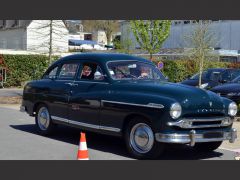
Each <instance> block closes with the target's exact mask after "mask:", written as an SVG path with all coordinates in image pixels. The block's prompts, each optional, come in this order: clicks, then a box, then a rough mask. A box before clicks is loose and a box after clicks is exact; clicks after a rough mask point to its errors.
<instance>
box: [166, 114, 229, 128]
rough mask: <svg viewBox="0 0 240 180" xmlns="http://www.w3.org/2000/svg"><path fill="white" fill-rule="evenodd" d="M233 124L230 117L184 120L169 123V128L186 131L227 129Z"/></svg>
mask: <svg viewBox="0 0 240 180" xmlns="http://www.w3.org/2000/svg"><path fill="white" fill-rule="evenodd" d="M232 123H233V119H231V118H230V117H216V118H183V119H180V120H179V121H176V122H168V123H167V124H168V125H169V126H176V127H180V128H184V129H196V128H214V127H225V126H229V125H231V124H232Z"/></svg>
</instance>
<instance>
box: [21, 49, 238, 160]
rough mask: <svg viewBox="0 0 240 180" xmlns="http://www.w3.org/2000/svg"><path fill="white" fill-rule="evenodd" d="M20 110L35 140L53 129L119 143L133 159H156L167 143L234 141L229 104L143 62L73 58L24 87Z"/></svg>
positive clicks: (208, 146) (203, 147)
mask: <svg viewBox="0 0 240 180" xmlns="http://www.w3.org/2000/svg"><path fill="white" fill-rule="evenodd" d="M21 110H22V111H26V112H27V113H28V114H29V115H31V116H34V117H35V121H36V127H37V129H38V131H39V133H41V134H43V135H48V134H50V133H52V132H53V130H54V128H55V125H56V124H62V125H66V126H72V127H76V128H79V129H81V130H83V131H93V132H96V133H103V134H106V135H113V136H119V137H122V138H123V139H124V140H125V143H126V147H127V149H128V151H129V152H130V154H131V155H132V156H133V157H135V158H138V159H145V158H156V157H157V156H159V155H160V154H161V153H162V152H163V150H164V147H165V146H166V144H167V143H178V144H190V145H191V146H193V147H194V148H196V149H198V150H199V151H213V150H215V149H217V148H218V147H219V146H220V145H221V143H222V142H223V141H224V140H229V141H230V142H231V143H233V142H234V140H235V139H236V133H237V132H236V129H234V128H232V124H233V120H234V116H235V115H236V113H237V105H236V103H234V102H233V101H231V100H229V99H227V98H222V97H220V96H218V95H217V94H215V93H213V92H210V91H205V90H202V89H199V88H195V87H190V86H185V85H182V84H176V83H170V82H167V81H166V79H165V77H164V76H163V74H162V73H161V72H160V70H159V69H158V68H157V67H156V66H155V65H154V64H153V63H152V62H151V61H149V60H146V59H143V58H140V57H135V56H130V55H124V54H93V53H89V54H88V53H87V54H76V55H71V56H67V57H64V58H62V59H60V60H58V61H56V62H55V63H53V64H52V65H51V66H50V67H49V68H48V70H47V71H46V72H45V74H44V75H43V77H42V79H40V80H37V81H31V82H28V83H27V84H26V86H25V87H24V92H23V101H22V106H21Z"/></svg>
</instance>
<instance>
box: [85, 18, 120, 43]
mask: <svg viewBox="0 0 240 180" xmlns="http://www.w3.org/2000/svg"><path fill="white" fill-rule="evenodd" d="M82 24H83V28H84V31H89V32H93V31H98V30H102V31H104V32H105V34H106V38H107V45H110V43H111V39H112V35H113V33H115V32H118V31H119V22H118V21H117V20H83V22H82Z"/></svg>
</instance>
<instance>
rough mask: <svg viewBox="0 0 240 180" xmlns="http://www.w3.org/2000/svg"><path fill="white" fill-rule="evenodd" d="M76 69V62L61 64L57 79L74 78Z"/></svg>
mask: <svg viewBox="0 0 240 180" xmlns="http://www.w3.org/2000/svg"><path fill="white" fill-rule="evenodd" d="M77 69H78V64H77V63H68V64H63V65H62V67H61V69H60V72H59V76H58V77H59V79H74V77H75V75H76V73H77Z"/></svg>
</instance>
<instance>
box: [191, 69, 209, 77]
mask: <svg viewBox="0 0 240 180" xmlns="http://www.w3.org/2000/svg"><path fill="white" fill-rule="evenodd" d="M206 75H207V71H203V72H202V78H203V79H206ZM190 79H199V74H195V75H193V76H192V77H190Z"/></svg>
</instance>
